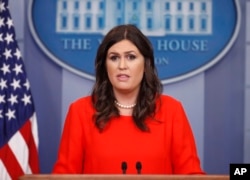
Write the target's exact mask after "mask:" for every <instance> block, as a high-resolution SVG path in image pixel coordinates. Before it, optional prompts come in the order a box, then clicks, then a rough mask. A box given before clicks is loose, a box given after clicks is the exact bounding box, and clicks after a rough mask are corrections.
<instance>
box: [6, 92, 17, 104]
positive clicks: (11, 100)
mask: <svg viewBox="0 0 250 180" xmlns="http://www.w3.org/2000/svg"><path fill="white" fill-rule="evenodd" d="M8 101H9V102H10V103H11V105H12V106H13V104H15V103H18V101H17V95H13V94H11V95H10V98H9V99H8Z"/></svg>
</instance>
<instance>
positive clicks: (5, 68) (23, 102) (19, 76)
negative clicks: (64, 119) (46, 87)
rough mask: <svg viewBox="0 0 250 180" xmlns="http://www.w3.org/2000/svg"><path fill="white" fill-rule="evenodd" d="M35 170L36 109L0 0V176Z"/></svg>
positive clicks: (4, 179) (14, 176)
mask: <svg viewBox="0 0 250 180" xmlns="http://www.w3.org/2000/svg"><path fill="white" fill-rule="evenodd" d="M34 173H39V158H38V129H37V119H36V113H35V108H34V104H33V99H32V94H31V90H30V84H29V81H28V79H27V77H26V72H25V67H24V62H23V59H22V55H21V53H20V50H19V47H18V44H17V41H16V37H15V30H14V26H13V20H12V19H11V16H10V12H9V9H8V0H0V179H1V180H8V179H14V180H15V179H18V177H19V176H22V175H24V174H34Z"/></svg>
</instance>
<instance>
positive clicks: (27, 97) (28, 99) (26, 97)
mask: <svg viewBox="0 0 250 180" xmlns="http://www.w3.org/2000/svg"><path fill="white" fill-rule="evenodd" d="M30 98H31V96H30V95H28V96H27V95H26V94H24V97H23V98H22V101H23V102H24V104H25V106H26V105H27V104H31V100H30Z"/></svg>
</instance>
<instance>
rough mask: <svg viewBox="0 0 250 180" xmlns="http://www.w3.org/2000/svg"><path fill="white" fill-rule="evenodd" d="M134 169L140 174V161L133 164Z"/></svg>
mask: <svg viewBox="0 0 250 180" xmlns="http://www.w3.org/2000/svg"><path fill="white" fill-rule="evenodd" d="M135 167H136V170H137V174H141V169H142V165H141V162H140V161H137V162H136V164H135Z"/></svg>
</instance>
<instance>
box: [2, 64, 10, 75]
mask: <svg viewBox="0 0 250 180" xmlns="http://www.w3.org/2000/svg"><path fill="white" fill-rule="evenodd" d="M9 68H10V65H6V64H3V67H2V68H1V70H2V71H3V74H4V75H5V74H6V73H10V69H9Z"/></svg>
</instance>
